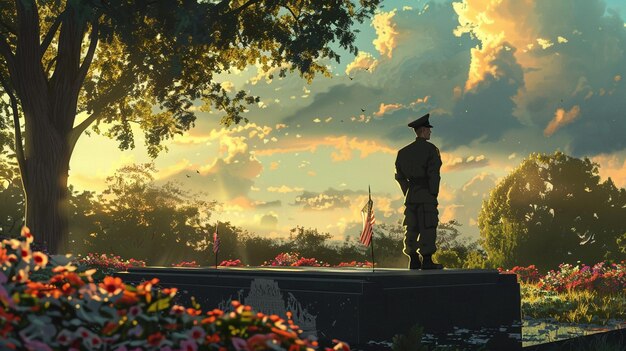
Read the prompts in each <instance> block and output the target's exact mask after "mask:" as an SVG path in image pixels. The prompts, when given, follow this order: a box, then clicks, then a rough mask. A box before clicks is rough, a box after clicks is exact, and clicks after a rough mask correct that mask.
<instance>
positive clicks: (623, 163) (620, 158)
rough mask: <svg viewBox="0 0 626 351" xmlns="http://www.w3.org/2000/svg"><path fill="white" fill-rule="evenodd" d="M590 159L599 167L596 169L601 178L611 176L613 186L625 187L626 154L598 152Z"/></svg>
mask: <svg viewBox="0 0 626 351" xmlns="http://www.w3.org/2000/svg"><path fill="white" fill-rule="evenodd" d="M591 160H592V161H593V162H595V163H597V164H598V165H599V166H600V167H599V168H598V171H599V173H600V176H601V177H602V178H603V179H607V178H609V177H611V180H613V182H614V183H615V186H617V187H619V188H626V156H625V155H624V154H623V153H622V154H621V155H620V154H617V153H616V154H599V155H596V156H593V157H591Z"/></svg>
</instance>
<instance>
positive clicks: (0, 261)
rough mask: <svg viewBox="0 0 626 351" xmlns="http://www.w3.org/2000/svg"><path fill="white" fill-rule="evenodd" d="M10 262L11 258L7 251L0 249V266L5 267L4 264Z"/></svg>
mask: <svg viewBox="0 0 626 351" xmlns="http://www.w3.org/2000/svg"><path fill="white" fill-rule="evenodd" d="M8 260H9V256H8V255H7V249H5V248H4V247H0V265H4V263H5V262H7V261H8Z"/></svg>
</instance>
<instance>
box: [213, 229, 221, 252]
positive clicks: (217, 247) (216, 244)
mask: <svg viewBox="0 0 626 351" xmlns="http://www.w3.org/2000/svg"><path fill="white" fill-rule="evenodd" d="M219 250H220V238H219V237H218V236H217V226H215V233H213V253H214V254H216V255H217V252H218V251H219Z"/></svg>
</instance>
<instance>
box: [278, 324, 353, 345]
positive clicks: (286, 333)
mask: <svg viewBox="0 0 626 351" xmlns="http://www.w3.org/2000/svg"><path fill="white" fill-rule="evenodd" d="M272 331H273V332H274V333H276V334H278V335H281V336H284V337H286V338H297V337H298V336H297V335H296V333H294V332H289V331H286V330H281V329H278V328H276V327H272ZM348 351H349V350H348Z"/></svg>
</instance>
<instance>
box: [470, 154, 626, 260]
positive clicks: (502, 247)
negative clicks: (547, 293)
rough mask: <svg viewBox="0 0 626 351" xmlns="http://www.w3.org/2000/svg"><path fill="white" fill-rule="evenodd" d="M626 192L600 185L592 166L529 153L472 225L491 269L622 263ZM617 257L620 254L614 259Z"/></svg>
mask: <svg viewBox="0 0 626 351" xmlns="http://www.w3.org/2000/svg"><path fill="white" fill-rule="evenodd" d="M625 217H626V190H625V189H619V188H617V187H616V186H615V184H614V183H613V181H612V180H611V178H608V179H607V180H605V181H604V182H600V176H599V170H598V165H597V164H596V163H593V162H591V161H590V160H589V159H587V158H585V159H578V158H575V157H570V156H567V155H565V154H563V153H562V152H556V153H554V154H552V155H548V154H531V155H530V156H529V157H528V158H526V159H525V160H524V161H522V163H521V164H520V166H519V167H517V168H516V169H515V170H514V171H512V172H511V173H510V174H509V175H507V176H506V177H505V178H504V179H503V180H502V181H501V182H500V183H499V184H498V185H497V186H496V187H495V189H493V190H492V191H491V194H490V196H489V199H488V200H486V201H485V202H483V206H482V208H481V211H480V215H479V217H478V218H479V219H478V225H479V228H480V234H481V238H482V245H483V247H484V248H485V250H486V251H487V253H488V254H489V260H490V261H492V263H494V264H495V265H498V266H500V267H505V268H511V267H512V266H514V265H523V266H527V265H530V264H534V265H536V266H537V267H538V268H540V269H542V270H546V269H555V268H556V267H557V265H558V264H560V263H574V264H575V263H576V261H579V260H580V261H582V262H585V263H588V264H593V263H596V262H598V261H601V260H603V259H620V258H621V259H623V258H624V255H623V253H622V254H620V252H619V249H618V246H617V239H618V237H619V236H620V235H622V234H623V233H624V232H626V227H625V225H624V218H625ZM620 255H621V256H620Z"/></svg>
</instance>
